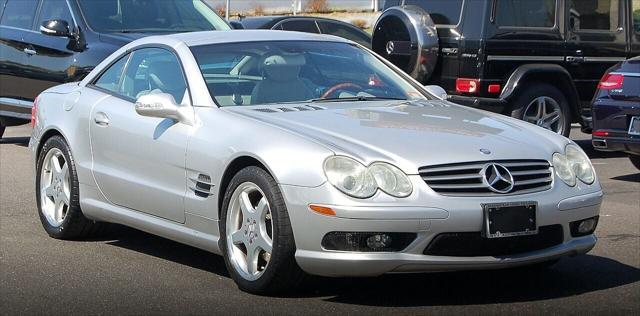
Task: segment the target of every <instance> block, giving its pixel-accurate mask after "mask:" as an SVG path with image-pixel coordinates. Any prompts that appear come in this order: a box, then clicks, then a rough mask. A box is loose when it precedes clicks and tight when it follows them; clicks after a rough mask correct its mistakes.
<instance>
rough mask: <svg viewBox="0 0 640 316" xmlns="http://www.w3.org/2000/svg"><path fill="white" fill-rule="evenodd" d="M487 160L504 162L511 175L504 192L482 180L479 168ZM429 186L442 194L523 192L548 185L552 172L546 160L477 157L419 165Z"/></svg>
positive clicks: (478, 194) (530, 191) (545, 188)
mask: <svg viewBox="0 0 640 316" xmlns="http://www.w3.org/2000/svg"><path fill="white" fill-rule="evenodd" d="M490 163H496V164H500V165H502V166H504V167H505V168H507V170H509V172H510V173H511V175H512V176H513V181H514V184H513V189H511V191H509V192H507V193H496V192H494V191H492V190H491V189H490V188H489V186H488V185H486V184H485V183H484V181H483V175H482V173H481V171H482V168H484V166H486V165H487V164H490ZM418 172H419V173H420V176H421V177H422V179H423V180H424V181H425V182H426V183H427V185H429V187H430V188H431V189H432V190H434V191H435V192H438V193H440V194H443V195H463V196H484V195H499V194H524V193H532V192H539V191H544V190H548V189H549V188H551V183H552V179H553V178H552V173H551V168H550V165H549V162H547V161H545V160H498V161H476V162H468V163H455V164H446V165H437V166H429V167H422V168H420V169H419V170H418Z"/></svg>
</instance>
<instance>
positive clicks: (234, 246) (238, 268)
mask: <svg viewBox="0 0 640 316" xmlns="http://www.w3.org/2000/svg"><path fill="white" fill-rule="evenodd" d="M220 235H221V243H220V245H221V247H222V252H223V254H224V259H225V264H226V266H227V269H228V270H229V274H230V275H231V277H232V278H233V280H234V281H235V282H236V284H237V285H238V287H239V288H240V289H241V290H243V291H246V292H250V293H255V294H268V293H274V292H280V291H286V290H290V289H293V288H295V287H296V286H297V285H298V284H299V283H300V281H301V280H302V279H303V277H304V272H302V270H301V269H300V268H299V267H298V265H297V263H296V261H295V258H294V255H295V250H296V246H295V241H294V239H293V230H292V229H291V223H290V221H289V215H288V213H287V208H286V205H285V203H284V199H283V197H282V193H281V192H280V189H279V187H278V184H277V183H276V182H275V180H274V179H273V177H271V175H270V174H269V173H268V172H266V171H265V170H263V169H261V168H259V167H247V168H244V169H242V170H240V171H239V172H238V173H237V174H236V175H235V176H234V177H233V179H232V180H231V182H230V184H229V186H228V187H227V191H226V193H225V196H224V200H223V204H222V214H221V218H220Z"/></svg>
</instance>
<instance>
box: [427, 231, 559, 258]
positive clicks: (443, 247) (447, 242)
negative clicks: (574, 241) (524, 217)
mask: <svg viewBox="0 0 640 316" xmlns="http://www.w3.org/2000/svg"><path fill="white" fill-rule="evenodd" d="M563 238H564V235H563V232H562V225H550V226H541V227H539V228H538V234H536V235H529V236H514V237H504V238H484V237H482V234H481V233H480V232H469V233H443V234H439V235H437V236H436V237H435V238H434V239H433V240H432V241H431V242H430V243H429V246H427V248H425V249H424V252H423V253H424V254H425V255H431V256H449V257H479V256H508V255H517V254H521V253H526V252H531V251H536V250H542V249H546V248H550V247H553V246H557V245H560V244H561V243H562V241H563Z"/></svg>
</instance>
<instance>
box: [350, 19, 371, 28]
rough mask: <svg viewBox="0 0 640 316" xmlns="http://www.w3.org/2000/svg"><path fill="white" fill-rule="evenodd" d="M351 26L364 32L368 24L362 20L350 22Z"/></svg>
mask: <svg viewBox="0 0 640 316" xmlns="http://www.w3.org/2000/svg"><path fill="white" fill-rule="evenodd" d="M351 24H353V25H354V26H355V27H357V28H360V29H363V30H364V29H366V28H367V27H368V24H369V22H367V20H364V19H355V20H353V21H351Z"/></svg>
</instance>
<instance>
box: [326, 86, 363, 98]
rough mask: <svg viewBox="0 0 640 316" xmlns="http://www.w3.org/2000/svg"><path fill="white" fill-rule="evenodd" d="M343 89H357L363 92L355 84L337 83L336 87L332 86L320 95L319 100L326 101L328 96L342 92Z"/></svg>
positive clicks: (360, 87)
mask: <svg viewBox="0 0 640 316" xmlns="http://www.w3.org/2000/svg"><path fill="white" fill-rule="evenodd" d="M344 88H357V89H360V90H364V89H363V88H362V86H360V85H358V84H355V83H353V82H343V83H339V84H337V85H334V86H333V87H331V88H329V89H327V91H325V93H323V94H322V96H320V98H322V99H326V98H327V97H328V96H330V95H332V94H334V93H336V91H338V90H343V89H344Z"/></svg>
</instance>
